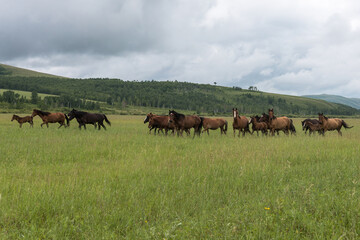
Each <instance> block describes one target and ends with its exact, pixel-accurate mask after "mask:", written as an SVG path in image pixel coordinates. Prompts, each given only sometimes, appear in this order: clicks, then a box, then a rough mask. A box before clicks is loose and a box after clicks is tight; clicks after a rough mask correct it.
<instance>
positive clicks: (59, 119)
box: [11, 109, 111, 130]
mask: <svg viewBox="0 0 360 240" xmlns="http://www.w3.org/2000/svg"><path fill="white" fill-rule="evenodd" d="M35 116H39V117H40V118H41V119H42V121H43V122H42V124H41V127H43V125H44V124H45V125H46V126H47V127H49V123H59V124H60V126H59V128H61V127H62V126H64V127H68V126H70V121H71V120H72V119H74V118H75V119H76V121H77V122H78V123H79V128H80V129H81V127H84V129H86V124H92V125H94V126H95V128H96V127H97V126H98V129H99V130H100V128H101V127H103V128H104V129H105V130H106V127H105V125H104V120H105V122H106V123H107V124H109V125H111V123H110V121H109V120H108V119H107V117H106V115H105V114H101V113H88V112H82V111H77V110H75V109H73V110H71V111H70V112H69V113H68V114H64V113H61V112H56V113H51V112H44V111H41V110H38V109H34V110H33V112H32V114H31V116H25V117H19V116H17V115H13V116H12V119H11V121H13V120H16V121H18V123H19V124H20V128H21V126H22V124H23V123H26V122H28V123H29V124H30V127H33V125H34V122H33V118H34V117H35ZM65 121H66V124H65Z"/></svg>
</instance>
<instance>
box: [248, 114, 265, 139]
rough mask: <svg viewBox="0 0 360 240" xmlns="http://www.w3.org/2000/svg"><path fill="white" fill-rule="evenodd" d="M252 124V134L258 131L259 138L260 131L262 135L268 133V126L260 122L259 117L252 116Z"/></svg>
mask: <svg viewBox="0 0 360 240" xmlns="http://www.w3.org/2000/svg"><path fill="white" fill-rule="evenodd" d="M250 123H252V133H251V134H254V132H255V131H256V133H257V135H258V136H259V131H261V132H262V134H263V135H264V134H266V135H267V132H268V124H267V123H266V122H260V117H259V116H252V117H250Z"/></svg>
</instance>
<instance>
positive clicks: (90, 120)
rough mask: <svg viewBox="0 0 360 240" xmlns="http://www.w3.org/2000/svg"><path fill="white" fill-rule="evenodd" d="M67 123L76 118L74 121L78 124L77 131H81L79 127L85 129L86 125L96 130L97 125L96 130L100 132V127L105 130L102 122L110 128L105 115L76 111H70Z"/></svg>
mask: <svg viewBox="0 0 360 240" xmlns="http://www.w3.org/2000/svg"><path fill="white" fill-rule="evenodd" d="M68 116H69V121H71V120H72V119H74V118H76V121H77V122H78V123H79V129H80V130H81V126H83V127H84V129H86V124H93V125H94V126H95V129H96V124H97V125H98V129H99V130H100V129H101V127H102V128H103V129H104V130H106V127H105V125H104V121H105V122H106V123H107V124H109V126H111V122H110V121H109V119H107V117H106V115H105V114H102V113H89V112H83V111H78V110H75V109H73V110H71V112H69V113H68Z"/></svg>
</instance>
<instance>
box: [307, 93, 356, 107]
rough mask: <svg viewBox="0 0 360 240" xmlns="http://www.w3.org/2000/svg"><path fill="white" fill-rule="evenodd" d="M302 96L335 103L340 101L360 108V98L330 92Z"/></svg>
mask: <svg viewBox="0 0 360 240" xmlns="http://www.w3.org/2000/svg"><path fill="white" fill-rule="evenodd" d="M302 97H307V98H313V99H320V100H324V101H327V102H333V103H340V104H344V105H347V106H350V107H353V108H356V109H360V98H347V97H343V96H339V95H329V94H320V95H303V96H302Z"/></svg>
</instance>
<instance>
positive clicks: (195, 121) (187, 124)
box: [169, 110, 204, 137]
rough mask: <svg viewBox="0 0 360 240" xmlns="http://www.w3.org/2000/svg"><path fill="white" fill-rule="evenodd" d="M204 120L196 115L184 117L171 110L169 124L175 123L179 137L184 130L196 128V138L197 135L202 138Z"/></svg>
mask: <svg viewBox="0 0 360 240" xmlns="http://www.w3.org/2000/svg"><path fill="white" fill-rule="evenodd" d="M203 119H204V118H200V117H199V116H196V115H186V116H185V115H184V114H181V113H178V112H175V111H174V110H169V123H174V124H175V128H176V130H177V131H178V136H179V135H181V136H182V133H183V131H184V130H187V129H189V130H190V129H191V128H194V137H195V135H196V134H197V135H198V136H199V137H200V133H201V128H202V124H203Z"/></svg>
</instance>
